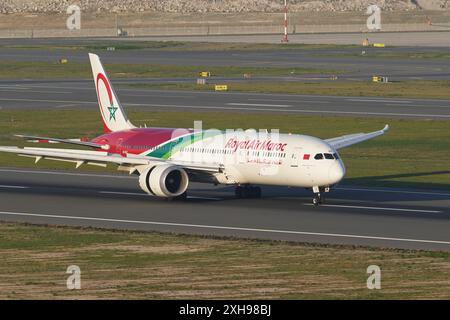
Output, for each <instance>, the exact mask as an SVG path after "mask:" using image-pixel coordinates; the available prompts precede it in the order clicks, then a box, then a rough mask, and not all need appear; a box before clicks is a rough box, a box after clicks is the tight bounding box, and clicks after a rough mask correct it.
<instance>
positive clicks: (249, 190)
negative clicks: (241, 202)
mask: <svg viewBox="0 0 450 320" xmlns="http://www.w3.org/2000/svg"><path fill="white" fill-rule="evenodd" d="M234 194H235V195H236V198H238V199H248V198H261V188H260V187H252V186H237V187H236V189H235V190H234Z"/></svg>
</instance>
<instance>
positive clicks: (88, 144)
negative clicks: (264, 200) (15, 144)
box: [14, 134, 105, 149]
mask: <svg viewBox="0 0 450 320" xmlns="http://www.w3.org/2000/svg"><path fill="white" fill-rule="evenodd" d="M14 136H16V137H19V138H23V139H27V140H37V141H45V142H57V143H67V144H74V145H78V146H86V147H91V148H99V149H103V148H105V146H104V145H102V144H98V143H94V142H88V141H80V140H77V139H60V138H48V137H40V136H28V135H23V134H16V135H14Z"/></svg>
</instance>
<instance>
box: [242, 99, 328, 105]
mask: <svg viewBox="0 0 450 320" xmlns="http://www.w3.org/2000/svg"><path fill="white" fill-rule="evenodd" d="M247 100H248V101H274V102H297V103H320V104H329V103H331V102H329V101H315V100H314V101H313V100H303V99H298V100H287V99H247Z"/></svg>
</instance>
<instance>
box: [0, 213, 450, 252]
mask: <svg viewBox="0 0 450 320" xmlns="http://www.w3.org/2000/svg"><path fill="white" fill-rule="evenodd" d="M0 215H5V216H22V217H40V218H51V219H65V220H85V221H99V222H100V221H103V222H115V223H129V224H142V225H160V226H173V227H188V228H199V229H216V230H234V231H250V232H261V233H277V234H292V235H307V236H319V237H334V238H350V239H367V240H379V241H394V242H416V243H432V244H445V245H450V241H441V240H428V239H410V238H395V237H379V236H370V235H356V234H340V233H324V232H308V231H293V230H276V229H259V228H245V227H233V226H215V225H202V224H187V223H174V222H160V221H141V220H126V219H110V218H97V217H81V216H64V215H55V214H38V213H25V212H9V211H0Z"/></svg>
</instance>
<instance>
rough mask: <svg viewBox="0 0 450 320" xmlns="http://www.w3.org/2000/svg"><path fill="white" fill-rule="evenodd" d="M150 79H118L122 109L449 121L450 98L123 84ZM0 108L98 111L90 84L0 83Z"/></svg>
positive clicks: (50, 82) (32, 81)
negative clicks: (173, 88) (222, 90)
mask: <svg viewBox="0 0 450 320" xmlns="http://www.w3.org/2000/svg"><path fill="white" fill-rule="evenodd" d="M151 81H153V80H152V79H144V80H142V79H141V80H117V81H113V83H114V84H115V85H118V90H117V91H118V95H119V98H120V100H121V102H122V103H123V104H124V105H125V106H126V107H127V106H128V107H133V108H140V109H144V110H172V111H200V112H205V111H223V112H258V113H261V112H270V113H281V114H310V115H314V114H319V115H320V114H326V115H330V114H333V115H343V116H348V115H355V116H380V117H399V118H413V119H440V120H450V101H449V100H415V99H388V98H366V97H338V96H314V95H287V94H256V93H232V92H228V93H217V92H199V91H194V92H190V91H163V90H146V89H138V88H131V87H129V86H126V85H127V84H130V83H137V82H151ZM155 81H160V80H155ZM173 81H179V80H173ZM190 81H192V80H190ZM0 108H3V109H9V108H95V109H96V108H97V98H96V94H95V88H94V83H93V81H92V80H77V81H69V80H67V81H65V80H57V81H56V80H50V81H48V80H45V81H44V80H42V81H38V80H30V81H18V80H14V81H7V80H1V81H0Z"/></svg>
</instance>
